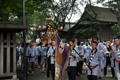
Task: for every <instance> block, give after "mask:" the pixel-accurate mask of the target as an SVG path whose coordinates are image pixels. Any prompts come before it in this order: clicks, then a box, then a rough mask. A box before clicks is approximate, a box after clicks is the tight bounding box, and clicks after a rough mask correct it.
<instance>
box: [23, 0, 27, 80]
mask: <svg viewBox="0 0 120 80" xmlns="http://www.w3.org/2000/svg"><path fill="white" fill-rule="evenodd" d="M23 26H24V27H26V21H25V0H23ZM23 38H24V56H23V60H24V79H25V80H26V78H27V58H26V30H24V31H23Z"/></svg>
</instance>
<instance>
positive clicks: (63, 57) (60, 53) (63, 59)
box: [55, 35, 70, 80]
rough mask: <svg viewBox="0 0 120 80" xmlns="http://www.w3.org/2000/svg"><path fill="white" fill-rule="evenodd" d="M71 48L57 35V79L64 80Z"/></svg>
mask: <svg viewBox="0 0 120 80" xmlns="http://www.w3.org/2000/svg"><path fill="white" fill-rule="evenodd" d="M69 53H70V50H69V48H68V47H67V46H66V45H65V43H64V42H63V41H62V40H61V39H60V37H59V36H58V35H57V36H56V59H55V80H63V78H64V71H65V69H66V68H67V61H68V57H69Z"/></svg>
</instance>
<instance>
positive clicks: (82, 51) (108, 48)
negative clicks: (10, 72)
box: [16, 37, 120, 80]
mask: <svg viewBox="0 0 120 80" xmlns="http://www.w3.org/2000/svg"><path fill="white" fill-rule="evenodd" d="M65 44H66V45H67V46H68V47H72V48H70V50H71V53H70V56H69V59H68V62H67V69H66V70H67V74H68V77H69V80H76V76H78V77H79V76H80V74H82V71H83V65H84V64H85V65H86V66H87V67H88V69H87V70H86V77H87V78H88V80H97V79H98V78H99V79H102V78H103V76H106V75H107V72H108V69H109V68H108V67H110V68H111V74H112V77H115V75H116V76H117V79H118V80H120V39H119V38H118V37H116V38H114V39H113V41H112V42H111V41H110V40H107V41H103V42H100V41H99V39H98V37H93V38H92V40H91V41H88V42H79V41H78V42H75V41H74V40H70V41H69V42H68V43H65ZM26 46H27V49H26V57H27V74H28V75H29V74H30V72H29V70H30V68H32V74H34V65H35V63H37V66H38V68H39V69H40V68H42V72H45V71H46V77H48V78H49V77H50V75H51V77H52V80H55V50H56V42H55V41H52V43H51V44H48V43H42V42H40V43H39V44H37V45H34V44H33V41H31V42H30V43H27V44H26ZM16 53H17V54H16V57H17V62H16V63H17V65H21V66H22V64H23V54H24V49H23V45H22V44H18V45H17V47H16Z"/></svg>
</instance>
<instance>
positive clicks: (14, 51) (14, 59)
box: [13, 33, 17, 78]
mask: <svg viewBox="0 0 120 80" xmlns="http://www.w3.org/2000/svg"><path fill="white" fill-rule="evenodd" d="M13 78H17V75H16V33H13Z"/></svg>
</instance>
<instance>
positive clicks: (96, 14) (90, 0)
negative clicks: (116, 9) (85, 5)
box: [89, 0, 97, 19]
mask: <svg viewBox="0 0 120 80" xmlns="http://www.w3.org/2000/svg"><path fill="white" fill-rule="evenodd" d="M89 3H90V9H91V11H92V12H93V13H94V14H95V19H96V17H97V14H96V13H95V11H94V10H93V9H92V3H91V0H89Z"/></svg>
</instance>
